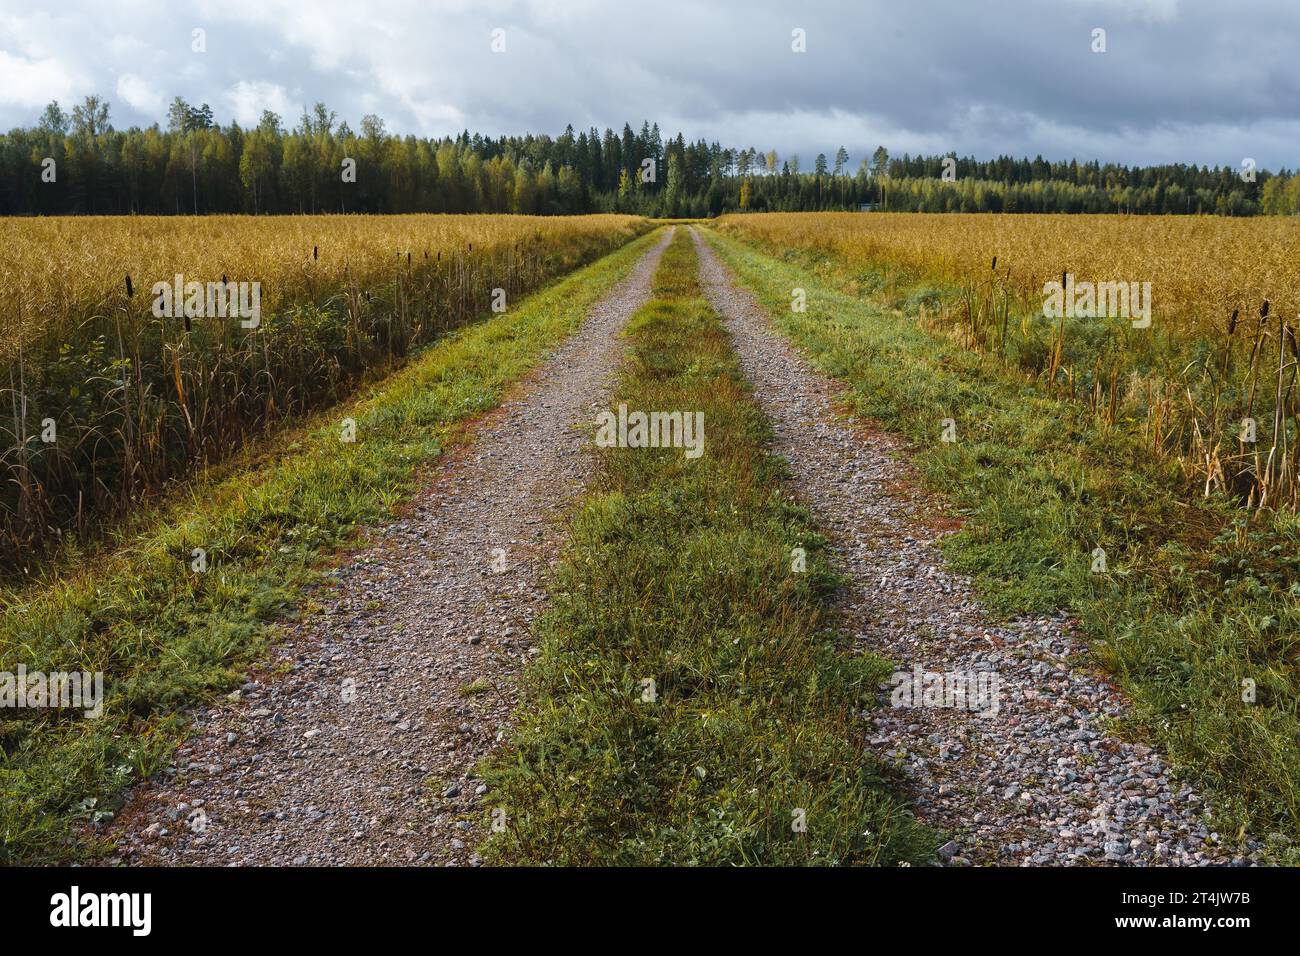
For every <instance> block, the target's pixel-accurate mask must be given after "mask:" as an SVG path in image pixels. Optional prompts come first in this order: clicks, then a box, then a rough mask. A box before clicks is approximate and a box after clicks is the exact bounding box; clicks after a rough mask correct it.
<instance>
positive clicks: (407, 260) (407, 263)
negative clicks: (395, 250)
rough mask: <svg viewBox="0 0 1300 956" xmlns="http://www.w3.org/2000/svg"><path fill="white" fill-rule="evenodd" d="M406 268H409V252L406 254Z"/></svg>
mask: <svg viewBox="0 0 1300 956" xmlns="http://www.w3.org/2000/svg"><path fill="white" fill-rule="evenodd" d="M406 266H407V268H408V269H409V268H410V266H411V254H410V253H409V252H408V253H407V254H406Z"/></svg>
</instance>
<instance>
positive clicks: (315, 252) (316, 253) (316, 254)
mask: <svg viewBox="0 0 1300 956" xmlns="http://www.w3.org/2000/svg"><path fill="white" fill-rule="evenodd" d="M311 257H312V259H319V258H320V247H319V246H312V247H311Z"/></svg>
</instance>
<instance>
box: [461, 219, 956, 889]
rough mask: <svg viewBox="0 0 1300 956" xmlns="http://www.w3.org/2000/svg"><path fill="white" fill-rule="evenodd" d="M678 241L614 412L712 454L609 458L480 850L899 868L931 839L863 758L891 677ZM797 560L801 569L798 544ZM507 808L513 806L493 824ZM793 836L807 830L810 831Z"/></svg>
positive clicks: (603, 860)
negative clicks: (842, 612) (840, 629)
mask: <svg viewBox="0 0 1300 956" xmlns="http://www.w3.org/2000/svg"><path fill="white" fill-rule="evenodd" d="M696 267H697V263H696V257H695V251H694V249H693V247H692V244H691V241H690V238H689V236H688V234H687V231H686V230H685V229H681V230H679V231H678V235H677V237H676V238H675V239H674V241H673V243H672V244H671V245H670V247H669V249H668V250H667V252H666V253H665V256H664V259H663V260H662V262H661V265H660V267H659V272H658V274H657V276H656V278H655V288H654V298H653V299H652V301H650V302H649V303H647V304H646V305H645V306H644V307H642V308H641V309H639V310H638V311H637V312H636V314H635V315H634V316H633V317H632V320H631V322H630V324H629V327H628V329H627V331H626V333H625V334H627V335H628V336H629V338H630V340H631V341H630V353H629V359H628V362H627V364H626V366H625V368H624V371H623V373H622V377H621V381H620V383H619V385H618V386H617V389H616V395H615V397H614V399H613V406H612V409H611V410H616V409H617V407H618V404H619V403H625V404H626V405H627V406H628V412H629V415H631V414H632V413H633V412H636V411H642V412H652V411H660V412H673V411H681V412H683V413H695V412H702V413H703V416H704V424H705V428H704V433H705V442H704V451H703V454H702V456H700V457H698V458H695V459H688V458H687V457H686V455H685V453H684V450H683V449H681V448H653V449H652V448H620V447H613V448H604V449H602V450H601V451H599V452H598V455H599V466H598V477H597V480H596V483H595V485H594V486H593V488H592V490H591V491H590V492H589V494H588V495H587V496H586V497H585V498H584V500H583V501H582V502H581V504H580V507H579V509H578V511H577V512H576V514H575V516H574V518H573V520H572V537H571V539H570V542H569V544H568V545H567V547H566V551H565V553H564V555H563V559H562V561H561V563H560V566H559V568H558V569H557V572H556V577H555V578H554V579H553V581H552V584H551V601H550V605H549V608H548V610H547V612H546V613H545V614H544V615H543V616H542V617H541V618H540V619H539V621H538V623H537V625H536V629H535V634H534V636H535V638H536V640H537V644H538V650H539V653H538V655H537V657H536V658H535V660H534V662H533V663H532V664H531V666H530V668H529V669H528V671H527V672H526V682H527V686H526V691H527V692H526V695H525V700H526V701H527V703H526V704H525V706H524V707H522V708H521V712H520V723H519V725H518V727H517V730H516V732H515V735H514V737H513V739H512V741H511V743H510V745H509V747H508V748H506V749H504V750H503V751H502V752H500V753H499V754H498V755H497V756H495V757H494V758H492V759H491V760H489V761H488V763H487V764H486V766H485V767H483V768H482V770H483V773H484V776H485V780H486V781H487V782H488V783H489V785H490V791H489V792H490V793H491V794H492V796H491V797H490V798H489V799H490V800H491V801H492V803H493V807H494V809H493V812H494V814H495V819H496V820H498V821H504V822H505V826H504V827H499V832H498V833H496V834H495V836H494V837H493V838H492V839H491V840H490V841H489V843H488V846H487V848H486V851H485V852H486V853H487V856H488V858H489V859H491V860H493V861H495V862H501V863H514V864H560V865H654V864H674V865H687V864H698V865H738V864H760V863H761V864H812V865H818V864H821V865H833V864H840V863H860V864H894V863H899V862H909V863H912V862H916V863H921V862H925V861H927V860H932V859H933V855H934V848H935V845H936V842H935V838H934V835H933V834H932V833H931V832H930V831H928V830H927V829H925V828H924V827H922V826H921V825H919V824H918V823H917V822H916V821H915V819H914V818H913V816H912V814H911V812H910V811H909V810H908V809H907V807H906V805H905V803H904V802H903V801H902V800H901V799H899V798H898V797H897V796H895V795H894V794H893V793H892V792H891V785H890V781H889V779H888V774H887V772H886V768H884V767H883V766H882V765H880V764H879V763H877V761H876V760H875V759H874V758H873V757H872V756H871V755H870V754H869V753H867V752H866V751H865V749H864V747H863V741H862V739H861V733H862V731H863V729H864V724H863V721H862V718H861V712H862V710H863V708H864V707H867V706H871V705H873V704H874V701H875V697H876V688H877V685H878V684H879V683H880V682H881V681H882V680H884V679H886V678H887V677H888V675H889V674H890V673H891V671H892V667H891V665H890V664H889V663H888V662H887V661H885V660H883V659H881V658H878V657H874V656H859V655H855V654H851V653H848V652H846V651H845V650H844V648H843V642H842V640H841V635H840V634H839V633H837V621H836V617H835V615H834V613H833V611H832V609H831V607H830V603H829V602H830V597H831V595H832V593H833V591H834V590H835V588H836V586H837V584H838V580H837V577H836V576H835V574H834V573H833V572H832V571H831V569H830V568H829V566H828V557H827V554H826V550H825V541H824V539H823V538H822V536H821V535H819V533H818V532H817V529H816V527H815V525H814V523H813V521H812V518H811V516H810V515H809V513H808V512H807V510H806V509H805V508H803V507H802V506H798V505H796V504H794V503H793V502H791V501H790V500H789V499H787V498H786V497H784V496H783V495H782V493H781V490H780V489H781V480H782V478H783V477H784V470H783V469H784V463H783V462H782V461H781V460H780V459H779V458H777V457H775V456H773V455H771V454H770V453H768V452H766V451H765V450H764V444H765V442H766V441H767V440H768V439H769V438H770V426H769V425H768V423H767V421H766V419H765V418H764V416H763V415H762V413H761V412H760V411H759V409H758V408H757V406H756V405H755V404H754V403H753V401H752V399H751V397H750V394H749V388H748V385H747V383H746V382H745V380H744V377H743V375H742V373H741V370H740V368H739V366H738V364H737V361H736V358H735V355H734V353H733V351H732V349H731V343H730V340H729V338H728V336H727V334H726V332H725V330H724V329H723V327H722V325H721V324H720V322H719V319H718V317H717V316H716V314H715V313H714V312H713V311H712V310H711V309H710V307H709V306H708V304H707V302H706V301H705V300H704V299H703V297H702V295H701V291H700V288H699V286H698V284H697V279H696ZM795 547H802V548H804V549H805V550H806V551H807V570H806V572H803V573H799V572H795V571H794V570H793V569H792V568H793V564H792V558H791V551H792V549H793V548H795ZM502 814H504V815H502ZM801 822H802V823H803V824H806V829H803V830H801V829H800V823H801Z"/></svg>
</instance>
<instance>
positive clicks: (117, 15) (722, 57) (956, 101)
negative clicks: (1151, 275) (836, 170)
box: [0, 0, 1300, 169]
mask: <svg viewBox="0 0 1300 956" xmlns="http://www.w3.org/2000/svg"><path fill="white" fill-rule="evenodd" d="M42 6H45V7H46V9H42V8H41V7H42ZM196 29H201V30H203V31H205V41H206V51H204V52H196V51H195V50H194V49H193V47H194V46H195V45H196V44H195V41H194V31H195V30H196ZM796 29H798V30H802V31H804V36H805V37H806V40H805V45H806V52H803V53H796V52H794V51H793V50H792V43H793V41H792V35H793V31H795V30H796ZM1096 29H1103V30H1105V31H1106V32H1105V46H1106V50H1105V52H1104V53H1096V52H1093V49H1092V47H1093V46H1094V40H1093V31H1094V30H1096ZM496 30H500V31H503V33H501V34H498V36H499V37H503V38H504V46H505V49H504V51H503V52H494V51H493V49H492V46H493V31H496ZM91 92H95V93H99V94H101V95H103V96H105V97H107V99H108V100H109V101H110V103H111V104H112V122H113V123H114V125H116V126H119V127H122V126H129V125H135V124H139V125H148V124H150V123H153V122H165V112H166V106H167V103H168V102H169V101H170V99H171V97H173V96H176V95H180V96H183V97H185V98H186V99H187V100H190V101H192V102H194V103H200V102H207V103H209V104H211V106H212V108H213V110H214V112H215V114H216V117H217V120H218V121H219V122H223V123H224V122H228V121H229V120H231V119H232V118H233V119H235V120H238V121H239V122H240V123H244V124H247V123H251V122H255V121H256V119H257V117H258V116H259V115H260V114H261V111H262V110H263V109H272V110H275V111H276V112H278V113H280V114H282V115H283V116H284V117H285V119H286V120H288V121H289V122H290V124H292V122H293V121H294V120H295V119H296V118H297V116H299V115H300V114H301V112H302V108H303V106H304V105H310V104H311V103H313V102H315V101H317V100H323V101H324V102H325V103H327V104H328V105H329V106H330V107H331V108H332V109H334V110H335V111H337V112H338V114H339V116H340V117H341V118H343V119H347V120H348V121H349V123H350V124H351V125H352V126H353V128H354V129H355V128H356V127H357V125H358V120H359V119H360V117H361V116H362V115H363V114H365V113H378V114H379V115H381V116H382V117H383V118H384V119H385V121H386V122H387V125H388V128H389V129H390V130H396V131H399V132H404V133H405V132H413V133H417V134H420V135H443V134H447V133H456V132H459V131H460V130H461V129H463V128H469V129H470V130H471V131H480V132H484V133H489V134H493V135H495V134H499V133H518V132H528V131H534V132H548V133H552V134H556V133H559V132H562V131H563V129H564V126H565V124H567V123H572V124H573V125H574V128H575V129H583V128H587V127H590V126H597V127H599V128H601V129H603V128H604V127H605V126H613V127H614V128H615V129H620V128H621V127H622V124H623V123H624V122H625V121H630V122H632V124H633V126H634V127H636V126H639V125H640V121H641V120H642V119H647V118H648V119H650V120H652V121H654V120H657V121H658V122H659V125H660V127H661V128H662V129H664V130H665V131H666V132H669V133H675V132H676V131H677V130H679V129H680V130H682V131H683V132H684V133H685V134H686V136H687V138H690V139H693V138H696V137H700V136H703V137H705V138H707V139H709V140H714V139H717V140H720V141H721V142H723V143H724V144H726V145H731V146H757V147H759V148H760V149H764V150H766V149H771V148H775V149H776V150H777V151H778V152H779V153H780V154H781V155H782V156H785V155H787V154H789V153H792V152H793V153H798V154H799V155H800V156H803V157H808V159H811V157H813V156H815V155H816V154H817V153H818V152H825V153H827V154H828V155H833V153H834V151H835V149H836V147H838V146H840V145H844V146H845V147H847V148H848V150H849V153H850V155H851V157H852V160H851V162H852V164H853V165H855V166H856V164H857V161H858V160H859V159H860V158H861V157H862V156H863V155H864V154H866V153H868V152H869V151H870V150H871V149H873V148H874V147H875V146H876V145H878V144H883V145H885V146H886V147H887V148H888V149H889V150H890V152H892V153H895V154H901V153H903V152H912V153H916V152H925V153H945V152H948V151H949V150H956V151H957V152H958V153H959V154H961V155H976V156H979V157H989V156H994V155H998V154H1001V153H1010V154H1012V155H1029V156H1032V155H1035V154H1039V153H1041V154H1042V155H1044V156H1046V157H1048V158H1051V159H1056V158H1066V157H1078V158H1080V159H1084V158H1093V157H1096V158H1100V159H1103V160H1116V161H1121V162H1130V163H1155V162H1166V161H1169V162H1173V161H1182V162H1197V163H1207V164H1211V165H1212V164H1216V163H1219V164H1228V165H1233V166H1237V165H1239V164H1240V163H1241V160H1242V159H1243V158H1244V157H1247V156H1249V157H1252V158H1254V159H1256V161H1257V162H1258V163H1259V164H1260V165H1261V166H1264V167H1267V168H1272V169H1276V168H1278V167H1281V166H1287V167H1289V168H1295V167H1296V166H1298V165H1300V2H1297V0H1231V2H1227V3H1225V2H1221V0H847V2H816V0H808V2H805V0H799V2H795V0H785V2H772V0H745V2H740V0H729V2H709V0H646V2H641V0H608V2H607V0H533V2H497V0H466V2H438V0H310V2H306V0H219V2H217V0H214V2H208V0H192V2H166V3H165V2H157V0H61V2H59V3H58V4H50V5H42V4H33V3H31V2H30V0H0V129H9V128H11V127H13V126H18V125H31V124H33V123H34V122H35V121H36V119H37V117H38V115H39V113H40V111H41V108H42V107H43V106H44V104H46V103H47V102H49V101H50V100H51V99H57V100H58V101H59V102H60V103H61V104H63V106H64V107H65V108H69V107H70V105H71V104H72V103H73V102H75V101H77V100H79V99H80V98H82V97H84V96H85V95H86V94H88V93H91ZM805 165H808V163H807V162H806V163H805Z"/></svg>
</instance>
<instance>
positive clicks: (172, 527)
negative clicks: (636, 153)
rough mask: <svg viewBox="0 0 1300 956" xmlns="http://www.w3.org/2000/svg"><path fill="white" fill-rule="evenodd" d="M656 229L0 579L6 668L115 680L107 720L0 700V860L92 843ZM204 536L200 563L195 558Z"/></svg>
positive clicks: (87, 850)
mask: <svg viewBox="0 0 1300 956" xmlns="http://www.w3.org/2000/svg"><path fill="white" fill-rule="evenodd" d="M657 241H658V234H657V232H656V233H651V234H648V235H646V236H642V237H640V238H639V239H636V240H634V241H632V242H631V243H629V244H628V245H626V246H624V247H623V248H622V249H619V250H617V251H615V252H614V253H612V254H610V255H608V256H606V257H605V258H603V259H601V260H599V261H597V262H595V263H593V264H592V265H590V266H587V267H586V268H583V269H580V270H578V271H577V272H574V273H573V274H571V275H569V276H568V277H567V278H564V279H561V280H559V281H557V282H554V283H552V284H551V285H549V286H548V287H547V288H546V289H544V290H542V291H540V292H538V293H536V294H534V295H532V296H530V297H528V298H526V299H523V300H522V301H521V302H520V303H519V304H518V305H516V306H515V307H513V308H511V310H510V311H508V312H506V313H504V314H501V315H494V316H492V317H490V318H487V319H485V320H483V321H481V322H479V323H476V324H473V325H470V326H468V327H465V328H463V329H461V330H458V331H456V332H453V333H452V334H450V335H449V336H447V337H446V338H444V339H441V340H439V341H438V342H437V343H435V344H433V345H431V346H429V347H428V348H427V349H425V350H423V351H422V352H421V353H419V354H418V355H417V356H416V357H415V358H414V359H412V361H411V362H410V364H409V365H408V366H407V367H406V368H404V369H403V370H402V371H400V372H398V373H397V374H395V375H393V376H391V377H390V378H388V379H387V380H385V381H383V382H381V383H378V384H376V385H375V386H373V387H372V388H370V389H369V390H368V391H367V392H366V393H365V394H363V395H360V396H358V397H357V398H355V399H354V400H352V401H349V402H346V403H344V404H342V405H339V406H337V407H335V408H333V409H330V410H329V411H327V412H324V413H321V414H319V415H317V416H314V417H312V418H311V419H309V420H308V421H306V422H304V423H302V424H301V425H300V426H299V427H297V428H295V429H292V430H287V431H285V432H283V433H281V434H279V435H278V436H275V437H274V438H272V439H270V440H268V441H267V442H262V443H259V445H258V446H257V447H256V448H255V449H252V450H249V451H246V452H244V453H243V454H242V455H240V456H238V458H237V459H235V460H234V461H232V462H231V463H229V464H228V465H227V466H226V467H224V468H223V469H222V470H221V472H220V473H219V474H217V475H213V476H209V477H207V478H200V479H196V480H195V481H193V482H191V483H189V484H187V485H185V486H184V490H183V492H181V493H178V494H175V495H173V496H172V498H171V499H170V500H168V501H167V502H165V503H159V504H157V505H155V506H153V509H154V510H153V513H152V514H151V515H147V516H142V517H139V518H138V519H137V520H136V521H135V522H134V527H136V528H137V529H138V532H137V534H136V535H135V536H134V537H132V538H131V539H129V540H123V541H118V542H117V543H116V545H115V546H112V547H110V546H108V545H105V546H102V547H100V548H97V549H90V550H87V551H84V552H83V553H82V554H81V555H80V558H81V561H80V566H79V567H73V568H68V569H66V573H65V574H64V575H62V576H58V577H49V578H47V579H45V580H43V581H42V582H40V583H37V584H32V585H29V586H27V587H24V588H21V589H17V590H12V591H7V592H2V593H0V671H9V672H14V671H15V670H16V668H17V666H18V665H19V664H23V665H25V666H26V668H27V671H28V672H29V673H31V672H35V671H41V672H51V671H74V670H75V671H90V672H95V671H102V672H103V674H104V691H105V701H104V715H103V717H102V718H100V719H98V720H93V719H85V718H83V717H81V716H80V715H79V714H77V715H75V716H74V715H72V714H70V713H67V712H60V711H58V710H51V709H43V710H8V709H6V710H4V711H0V864H12V863H18V862H46V861H51V860H58V859H78V858H82V857H85V856H87V855H93V854H94V853H95V852H96V850H97V849H98V848H97V847H95V846H87V845H85V839H86V836H85V831H84V829H83V828H82V827H81V826H80V824H82V823H84V822H99V821H102V820H104V819H105V818H106V817H107V816H109V815H111V814H112V813H113V812H114V811H115V810H116V809H117V800H118V799H119V797H120V794H121V792H122V791H123V789H124V788H126V787H127V786H129V785H130V784H132V783H133V782H135V781H138V780H141V779H142V778H146V777H148V776H150V775H151V774H154V773H156V772H158V771H159V770H161V769H162V768H164V767H165V766H166V765H167V762H168V760H169V757H170V755H171V754H172V752H173V750H174V748H175V745H176V744H177V743H178V742H179V740H180V739H181V737H182V735H183V733H184V729H185V724H186V721H185V718H184V714H183V711H184V709H185V708H187V707H190V706H192V705H195V704H197V703H200V702H202V701H205V700H210V699H212V698H213V697H214V695H216V694H218V693H220V692H223V691H227V690H229V689H230V688H231V687H232V686H234V685H236V684H237V683H238V682H239V681H240V680H242V675H243V674H244V673H246V671H247V669H248V668H249V667H250V666H251V665H253V664H254V663H255V662H256V661H257V660H258V658H259V656H260V655H261V654H262V653H263V651H264V649H265V647H266V645H267V642H268V641H270V640H271V639H273V627H272V624H273V622H275V621H276V620H277V619H282V618H286V617H290V616H292V615H293V614H294V613H296V612H295V608H298V607H300V606H301V600H302V591H303V589H304V588H305V587H307V586H308V585H310V584H312V583H315V582H319V581H321V580H323V573H322V571H323V566H324V565H327V564H328V563H329V559H330V558H331V556H332V555H333V554H334V553H335V552H336V551H337V550H338V549H340V548H343V547H345V546H347V545H348V544H349V543H351V542H353V541H354V540H355V535H356V532H357V530H358V529H359V528H361V527H363V526H365V525H367V524H371V523H374V522H379V521H382V520H383V519H384V518H386V517H388V516H389V515H391V514H392V513H393V510H394V508H395V507H396V506H398V505H399V504H400V502H401V501H402V499H403V498H404V497H405V496H407V495H409V493H410V492H411V491H412V490H413V489H414V488H415V487H416V485H417V482H418V479H419V475H420V472H421V469H422V468H424V467H425V466H427V465H429V464H430V463H431V462H433V461H434V460H435V459H436V458H437V457H438V456H439V455H440V454H441V453H442V452H443V451H444V450H445V449H446V448H447V447H448V445H450V444H452V443H454V442H455V441H457V440H459V435H460V432H461V429H462V427H463V426H464V424H465V423H466V422H467V421H468V420H470V419H471V418H473V417H474V416H475V415H477V414H479V413H481V412H484V411H486V410H488V409H491V408H493V407H495V406H496V405H497V404H499V403H500V401H501V400H502V398H503V396H504V394H505V393H506V391H507V389H508V388H509V387H510V386H511V385H512V384H513V383H515V382H517V381H518V380H519V379H520V378H521V377H522V376H523V375H524V374H525V373H527V372H528V371H529V370H530V369H531V368H533V367H535V366H536V365H538V364H539V363H540V362H541V361H542V360H543V359H544V358H545V357H546V355H547V354H549V352H550V351H551V350H552V349H554V348H555V347H556V346H558V345H559V344H560V343H561V342H562V341H563V340H564V339H565V338H566V337H567V336H569V335H570V334H572V333H573V332H575V331H576V330H577V329H578V327H579V325H580V324H581V322H582V320H583V319H584V317H585V315H586V313H587V311H588V309H589V308H590V307H591V306H592V305H593V304H594V303H595V302H596V300H597V299H599V298H600V297H601V296H602V295H603V294H604V293H605V292H607V291H608V290H609V288H610V287H611V286H612V285H614V283H615V282H617V281H618V280H619V279H621V278H623V277H624V276H626V275H627V274H628V273H629V272H630V271H631V269H632V267H633V266H634V265H635V264H636V262H637V260H638V259H639V258H640V257H641V256H642V255H643V254H644V253H645V252H647V251H648V249H649V247H650V246H651V245H653V244H654V243H655V242H657ZM345 419H352V420H353V421H354V422H355V441H354V442H351V443H349V442H345V441H343V440H341V436H342V434H343V422H344V420H345ZM196 548H201V549H203V550H204V551H206V556H207V562H208V569H207V570H206V572H204V573H196V572H195V571H193V570H191V567H192V562H193V561H194V557H193V552H194V549H196ZM92 842H94V841H92Z"/></svg>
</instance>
